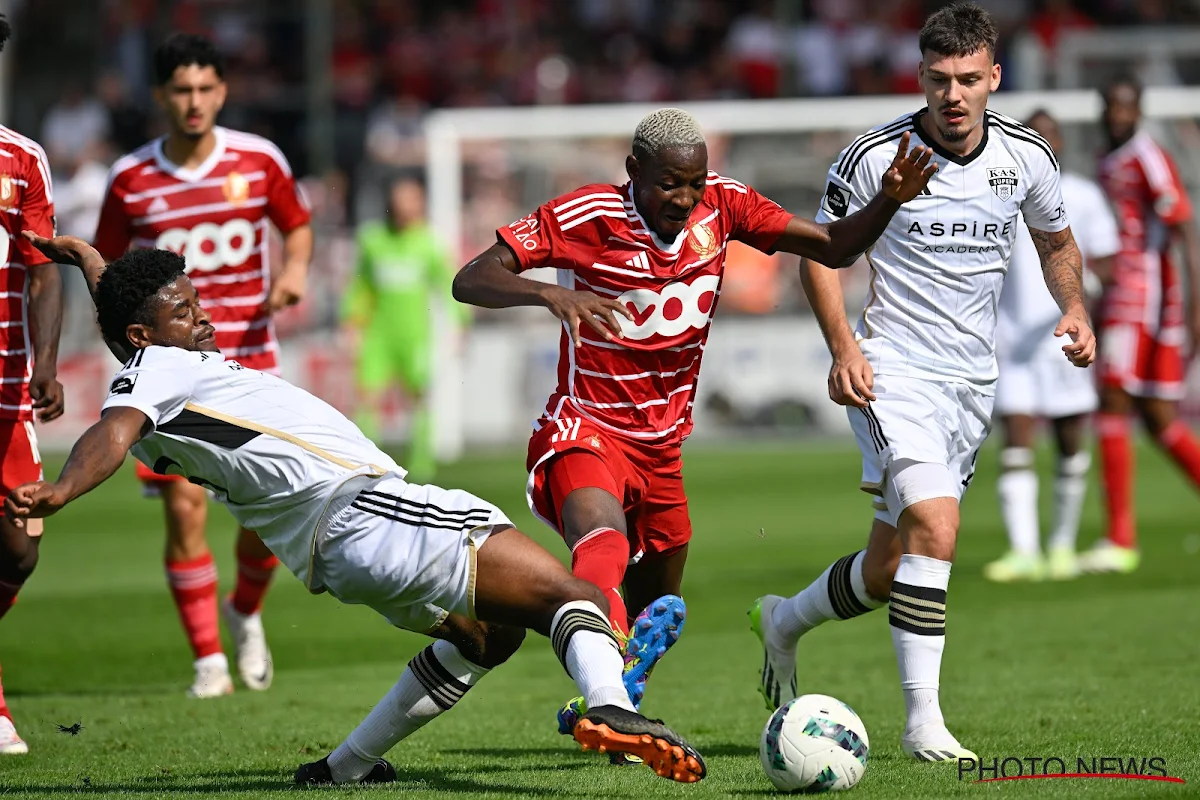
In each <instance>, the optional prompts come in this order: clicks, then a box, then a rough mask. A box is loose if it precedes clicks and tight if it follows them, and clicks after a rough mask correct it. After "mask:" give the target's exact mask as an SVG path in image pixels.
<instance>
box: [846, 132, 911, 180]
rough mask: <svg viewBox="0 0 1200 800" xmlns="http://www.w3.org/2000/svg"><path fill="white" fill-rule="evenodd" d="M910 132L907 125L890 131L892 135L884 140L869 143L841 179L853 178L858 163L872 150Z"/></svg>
mask: <svg viewBox="0 0 1200 800" xmlns="http://www.w3.org/2000/svg"><path fill="white" fill-rule="evenodd" d="M911 130H912V126H911V125H908V126H907V127H904V128H900V129H898V130H895V131H892V133H891V134H890V135H889V136H888V137H887V138H886V139H876V140H875V141H873V142H871V143H870V144H869V145H867V146H866V147H865V148H863V149H862V150H861V151H860V152H859V154H858V156H856V157H855V159H854V162H853V163H851V164H850V165H849V167H850V168H849V169H847V170H846V174H845V175H843V176H842V177H843V178H844V179H845V180H846V181H847V182H849V181H850V180H851V179H852V178H853V177H854V170H856V169H858V165H859V163H860V162H861V161H862V160H863V159H864V158H866V157H867V153H869V152H871V151H872V150H874V149H875V148H876V147H879V146H880V145H884V144H888V143H889V142H894V141H897V140H898V139H900V137H902V136H904V134H906V133H908V132H909V131H911Z"/></svg>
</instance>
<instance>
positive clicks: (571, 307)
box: [452, 243, 633, 347]
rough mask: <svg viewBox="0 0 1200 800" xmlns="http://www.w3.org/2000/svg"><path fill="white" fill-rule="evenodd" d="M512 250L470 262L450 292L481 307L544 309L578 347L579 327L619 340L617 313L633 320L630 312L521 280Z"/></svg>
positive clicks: (496, 249) (498, 249)
mask: <svg viewBox="0 0 1200 800" xmlns="http://www.w3.org/2000/svg"><path fill="white" fill-rule="evenodd" d="M520 269H521V268H520V265H519V264H518V263H517V259H516V258H515V257H514V256H513V254H512V251H511V250H509V249H508V248H507V247H506V246H504V245H502V244H499V243H497V244H494V245H492V246H491V247H489V248H488V249H487V250H485V251H484V252H483V253H481V254H480V255H478V256H476V257H475V258H473V259H471V261H469V262H468V263H467V265H466V266H465V267H463V268H462V269H460V270H459V271H458V274H457V275H455V276H454V284H453V286H452V292H453V294H454V299H455V300H457V301H458V302H460V303H467V304H468V305H473V306H479V307H481V308H513V307H515V306H543V307H544V308H547V309H549V310H550V313H551V314H553V315H554V316H556V317H558V318H559V319H560V320H562V321H563V322H565V323H566V324H567V328H568V329H569V330H570V332H571V341H572V342H574V344H575V346H576V347H578V346H579V327H580V325H581V324H586V325H588V326H589V327H591V328H592V330H594V331H596V333H598V334H600V335H601V336H603V337H604V338H605V339H607V340H608V341H610V342H611V341H615V340H616V339H619V338H621V337H622V335H623V334H622V333H621V324H620V323H619V322H618V321H617V316H616V315H617V314H620V315H621V316H623V317H625V318H626V319H630V320H632V319H633V315H632V314H631V313H630V311H629V309H627V308H626V307H625V306H623V305H621V304H620V303H618V302H617V301H616V300H612V299H609V298H605V297H600V296H599V295H595V294H592V293H591V292H577V291H573V290H571V289H565V288H563V287H561V286H557V285H555V284H553V283H542V282H541V281H532V280H530V279H529V278H523V277H521V276H520V275H518V274H517V273H518V272H519V271H520Z"/></svg>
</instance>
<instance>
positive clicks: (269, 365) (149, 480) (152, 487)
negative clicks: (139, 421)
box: [135, 351, 279, 497]
mask: <svg viewBox="0 0 1200 800" xmlns="http://www.w3.org/2000/svg"><path fill="white" fill-rule="evenodd" d="M234 360H235V361H237V362H238V363H239V364H241V365H242V366H243V367H245V368H246V369H256V370H259V371H260V372H269V373H270V374H272V375H278V374H279V359H278V357H276V355H275V352H274V351H270V352H266V353H255V354H254V355H249V356H242V357H241V358H236V359H234ZM135 470H136V473H137V479H138V480H139V481H141V482H142V495H143V496H145V497H158V496H159V494H160V493H161V487H162V486H163V484H167V483H174V482H175V481H183V480H187V478H185V477H183V476H182V475H159V474H158V473H157V472H155V471H154V470H152V469H150V468H149V467H147V466H146V465H145V464H143V463H142V462H140V461H138V462H137V463H136V467H135Z"/></svg>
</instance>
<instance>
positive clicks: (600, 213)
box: [559, 208, 627, 231]
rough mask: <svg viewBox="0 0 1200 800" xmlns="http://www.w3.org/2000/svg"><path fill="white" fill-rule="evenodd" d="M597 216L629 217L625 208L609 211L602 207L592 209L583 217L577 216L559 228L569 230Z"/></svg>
mask: <svg viewBox="0 0 1200 800" xmlns="http://www.w3.org/2000/svg"><path fill="white" fill-rule="evenodd" d="M596 217H616V218H617V219H626V218H627V217H626V215H625V211H624V209H622V210H621V211H609V210H606V209H603V208H600V209H597V210H595V211H591V212H589V213H587V214H584V215H583V216H582V217H577V218H576V219H573V220H571V221H570V222H568V223H567V224H566V225H562V226H561V227H560V228H559V230H563V231H569V230H570V229H571V228H574V227H575V226H576V225H582V224H583V223H585V222H587V221H588V220H590V219H595V218H596Z"/></svg>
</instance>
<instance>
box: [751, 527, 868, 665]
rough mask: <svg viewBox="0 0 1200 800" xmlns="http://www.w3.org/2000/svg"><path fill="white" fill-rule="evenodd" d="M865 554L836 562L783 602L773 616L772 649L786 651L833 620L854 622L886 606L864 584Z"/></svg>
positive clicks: (776, 607) (854, 555)
mask: <svg viewBox="0 0 1200 800" xmlns="http://www.w3.org/2000/svg"><path fill="white" fill-rule="evenodd" d="M865 557H866V551H865V550H859V551H858V552H857V553H851V554H850V555H848V556H843V557H842V558H839V559H838V560H837V561H835V562H833V564H831V565H830V566H829V568H828V569H826V570H825V571H824V572H822V573H821V577H819V578H817V579H816V580H815V581H813V582H812V583H811V584H809V586H808V588H807V589H805V590H804V591H802V592H800V594H797V595H794V596H792V597H789V598H787V599H786V600H782V601H781V602H780V603H779V604H778V605H776V606H775V611H774V613H773V614H772V615H771V627H770V628H769V630H772V632H773V634H774V641H772V642H771V644H772V645H774V646H775V647H778V648H782V649H784V650H787V649H790V648H793V647H795V646H796V641H797V640H798V639H799V638H800V637H801V636H803V635H804V634H806V633H808V632H809V631H810V630H812V629H813V628H815V627H817V626H818V625H820V624H821V623H822V622H826V621H828V620H831V619H850V618H851V617H857V616H859V615H861V614H865V613H867V612H868V611H873V610H874V609H876V608H879V607H880V606H882V605H883V603H882V602H881V601H879V600H876V599H875V598H873V597H871V596H870V595H869V594H867V586H866V583H865V581H864V580H863V559H864V558H865Z"/></svg>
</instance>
